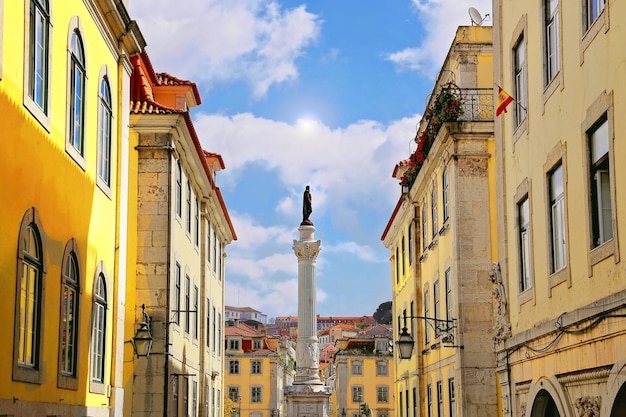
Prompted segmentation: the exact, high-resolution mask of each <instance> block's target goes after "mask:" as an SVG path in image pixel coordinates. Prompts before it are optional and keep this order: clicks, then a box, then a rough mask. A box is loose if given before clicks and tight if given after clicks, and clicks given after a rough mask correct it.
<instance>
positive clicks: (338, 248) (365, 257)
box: [324, 242, 387, 262]
mask: <svg viewBox="0 0 626 417" xmlns="http://www.w3.org/2000/svg"><path fill="white" fill-rule="evenodd" d="M324 250H325V251H327V252H329V253H348V254H351V255H354V256H356V257H357V258H358V259H360V260H362V261H366V262H387V259H386V258H382V259H381V258H379V257H377V256H376V253H375V251H374V250H373V249H372V248H371V247H369V246H364V245H359V244H358V243H356V242H341V243H337V244H335V245H326V246H325V247H324Z"/></svg>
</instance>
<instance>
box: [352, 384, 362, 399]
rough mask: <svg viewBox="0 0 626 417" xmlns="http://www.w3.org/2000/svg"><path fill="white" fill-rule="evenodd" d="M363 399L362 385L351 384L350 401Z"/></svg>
mask: <svg viewBox="0 0 626 417" xmlns="http://www.w3.org/2000/svg"><path fill="white" fill-rule="evenodd" d="M361 401H363V387H362V386H361V385H353V386H352V402H355V403H360V402H361Z"/></svg>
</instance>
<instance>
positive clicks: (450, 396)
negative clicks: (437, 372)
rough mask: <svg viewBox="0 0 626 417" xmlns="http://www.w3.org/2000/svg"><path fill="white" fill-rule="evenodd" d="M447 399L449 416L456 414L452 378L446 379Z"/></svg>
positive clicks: (452, 416)
mask: <svg viewBox="0 0 626 417" xmlns="http://www.w3.org/2000/svg"><path fill="white" fill-rule="evenodd" d="M448 401H449V404H448V405H449V408H450V417H455V416H456V397H455V393H454V378H450V379H448Z"/></svg>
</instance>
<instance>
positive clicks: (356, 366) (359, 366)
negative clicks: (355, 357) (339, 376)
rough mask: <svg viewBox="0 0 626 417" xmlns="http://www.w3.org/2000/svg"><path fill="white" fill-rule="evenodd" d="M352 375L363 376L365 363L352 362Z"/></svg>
mask: <svg viewBox="0 0 626 417" xmlns="http://www.w3.org/2000/svg"><path fill="white" fill-rule="evenodd" d="M352 375H363V362H361V361H352Z"/></svg>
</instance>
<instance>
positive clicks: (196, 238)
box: [193, 197, 200, 246]
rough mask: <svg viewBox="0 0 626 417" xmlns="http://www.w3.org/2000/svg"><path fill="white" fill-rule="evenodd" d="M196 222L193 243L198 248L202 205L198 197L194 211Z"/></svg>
mask: <svg viewBox="0 0 626 417" xmlns="http://www.w3.org/2000/svg"><path fill="white" fill-rule="evenodd" d="M194 215H195V221H194V225H193V227H194V228H193V233H194V235H193V243H194V245H196V246H198V245H199V244H200V203H199V202H198V197H196V206H195V209H194Z"/></svg>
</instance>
